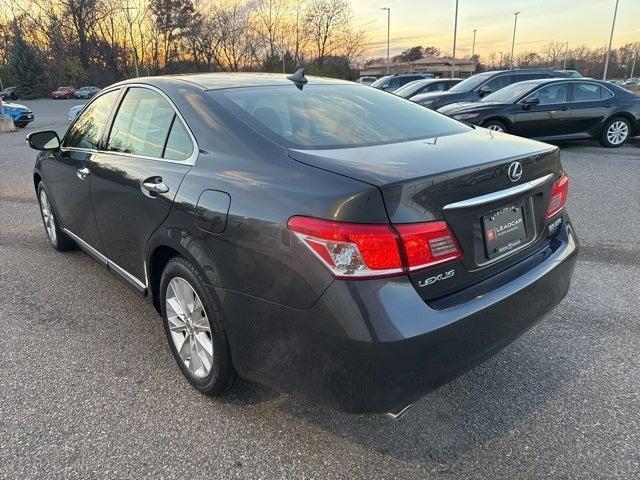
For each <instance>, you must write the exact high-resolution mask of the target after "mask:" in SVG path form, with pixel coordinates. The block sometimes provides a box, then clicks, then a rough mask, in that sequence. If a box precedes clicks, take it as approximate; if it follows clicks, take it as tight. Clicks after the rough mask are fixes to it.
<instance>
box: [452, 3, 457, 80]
mask: <svg viewBox="0 0 640 480" xmlns="http://www.w3.org/2000/svg"><path fill="white" fill-rule="evenodd" d="M457 36H458V0H456V15H455V19H454V21H453V54H452V55H451V78H453V77H455V68H456V37H457Z"/></svg>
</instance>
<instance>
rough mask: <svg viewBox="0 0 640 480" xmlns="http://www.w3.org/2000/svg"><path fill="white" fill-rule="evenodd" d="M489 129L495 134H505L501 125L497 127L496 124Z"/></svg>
mask: <svg viewBox="0 0 640 480" xmlns="http://www.w3.org/2000/svg"><path fill="white" fill-rule="evenodd" d="M487 129H488V130H491V131H493V132H503V133H504V128H502V127H501V126H500V125H496V124H493V125H489V126H488V127H487Z"/></svg>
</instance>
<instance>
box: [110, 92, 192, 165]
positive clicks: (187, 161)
mask: <svg viewBox="0 0 640 480" xmlns="http://www.w3.org/2000/svg"><path fill="white" fill-rule="evenodd" d="M120 87H121V88H125V89H126V90H127V91H126V92H125V94H124V97H123V98H122V100H121V101H120V104H119V105H118V110H119V109H120V105H122V102H123V101H124V100H125V99H126V98H127V93H128V91H129V89H130V88H146V89H147V90H151V91H154V92H156V93H158V94H160V96H161V97H162V98H164V99H165V100H166V101H167V103H168V104H169V105H170V106H171V108H172V109H173V112H174V113H175V115H176V116H177V117H178V118H179V119H180V121H181V122H182V126H183V127H184V129H185V130H186V131H187V134H188V135H189V138H191V147H192V148H193V150H192V151H191V155H189V156H188V157H187V158H185V159H184V160H171V159H168V158H162V157H150V156H145V155H136V154H135V153H126V152H117V151H112V150H100V153H106V154H110V155H119V156H124V157H132V158H142V159H145V160H158V161H160V162H169V163H178V164H180V165H191V166H193V165H194V164H195V162H196V159H197V158H198V153H199V152H200V148H199V147H198V142H197V141H196V137H194V135H193V132H192V131H191V128H190V127H189V124H187V122H186V120H185V119H184V117H183V116H182V113H180V111H179V110H178V107H176V105H175V103H173V100H171V98H169V96H168V95H167V94H166V93H164V92H163V91H162V90H160V89H159V88H158V87H155V86H153V85H147V84H145V83H125V84H122V85H120ZM117 117H118V111H116V112H115V115H114V117H113V121H112V122H111V124H110V125H109V136H108V137H107V145H105V148H106V147H107V146H108V144H109V137H110V136H111V130H112V129H113V124H114V123H115V121H116V118H117ZM171 126H173V124H172V125H171ZM169 133H171V130H169V131H168V132H167V135H168V134H169Z"/></svg>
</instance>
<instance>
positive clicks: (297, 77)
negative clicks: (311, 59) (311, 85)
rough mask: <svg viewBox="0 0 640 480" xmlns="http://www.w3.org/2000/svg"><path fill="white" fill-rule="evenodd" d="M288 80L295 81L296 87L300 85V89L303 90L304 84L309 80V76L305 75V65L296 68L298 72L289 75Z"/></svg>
mask: <svg viewBox="0 0 640 480" xmlns="http://www.w3.org/2000/svg"><path fill="white" fill-rule="evenodd" d="M287 80H291V81H292V82H293V83H295V85H296V87H298V89H299V90H302V87H304V84H305V83H307V82H308V81H309V80H307V77H305V76H304V67H302V68H299V69H298V70H296V73H293V74H291V75H287Z"/></svg>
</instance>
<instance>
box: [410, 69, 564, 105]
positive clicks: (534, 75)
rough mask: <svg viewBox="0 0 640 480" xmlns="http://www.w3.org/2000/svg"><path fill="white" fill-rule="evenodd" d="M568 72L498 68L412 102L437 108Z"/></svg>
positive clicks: (471, 100)
mask: <svg viewBox="0 0 640 480" xmlns="http://www.w3.org/2000/svg"><path fill="white" fill-rule="evenodd" d="M568 76H569V74H568V73H566V72H561V71H557V70H548V69H531V70H498V71H494V72H483V73H478V74H476V75H473V76H472V77H469V78H467V79H466V80H463V81H462V82H460V83H458V84H457V85H454V86H453V87H451V88H450V89H449V90H447V91H446V92H436V93H427V94H423V95H420V96H419V97H418V96H416V97H414V98H412V99H411V100H413V101H414V102H416V103H418V104H420V105H422V106H424V107H428V108H431V109H432V110H437V109H439V108H440V107H444V106H445V105H449V104H450V103H456V102H475V101H476V100H478V99H480V98H482V97H484V96H485V95H489V94H490V93H493V92H497V91H498V90H500V89H501V88H504V87H506V86H507V85H511V84H512V83H517V82H523V81H525V80H536V79H542V78H554V77H568Z"/></svg>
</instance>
